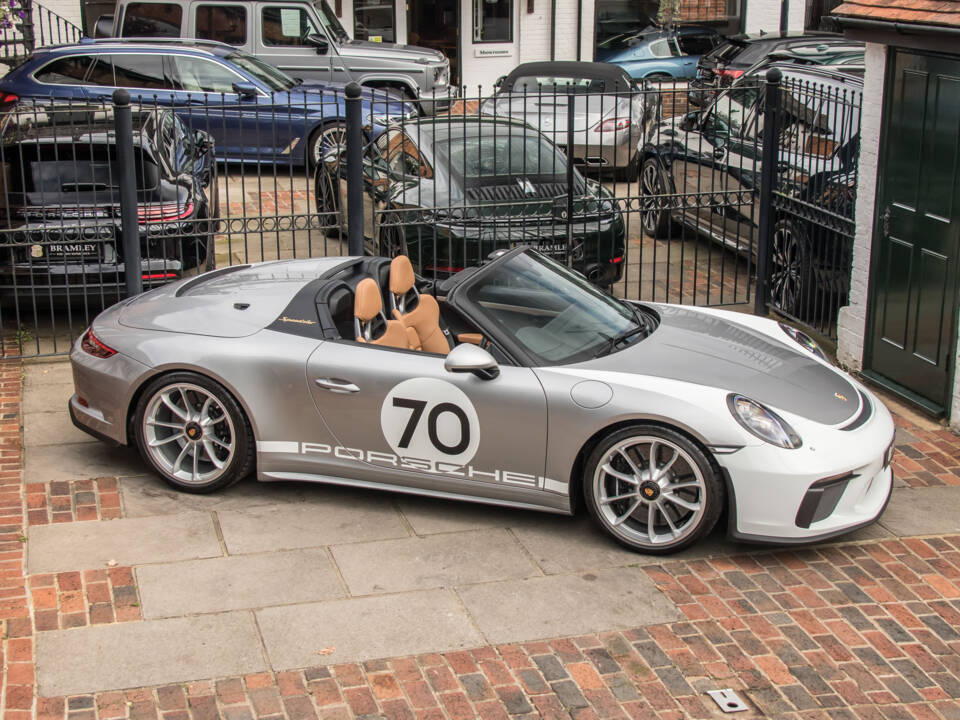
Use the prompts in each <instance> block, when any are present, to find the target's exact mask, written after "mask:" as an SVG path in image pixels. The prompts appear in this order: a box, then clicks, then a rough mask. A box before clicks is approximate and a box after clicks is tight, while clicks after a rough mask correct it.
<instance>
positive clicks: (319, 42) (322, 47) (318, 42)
mask: <svg viewBox="0 0 960 720" xmlns="http://www.w3.org/2000/svg"><path fill="white" fill-rule="evenodd" d="M303 40H304V42H306V43H307V45H313V47H315V48H316V49H317V55H326V54H327V50H329V49H330V43H329V42H328V41H327V39H326V38H325V37H324V36H323V35H321V34H320V33H307V35H306V37H304V39H303Z"/></svg>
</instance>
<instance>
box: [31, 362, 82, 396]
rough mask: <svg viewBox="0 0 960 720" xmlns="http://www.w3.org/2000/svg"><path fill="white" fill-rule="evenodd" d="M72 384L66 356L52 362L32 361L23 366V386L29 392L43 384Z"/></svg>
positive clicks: (71, 375)
mask: <svg viewBox="0 0 960 720" xmlns="http://www.w3.org/2000/svg"><path fill="white" fill-rule="evenodd" d="M67 384H70V385H72V384H73V368H72V366H71V365H70V361H69V360H68V359H67V358H60V359H58V360H55V361H53V362H32V363H26V364H24V366H23V387H24V389H26V390H29V391H30V392H31V393H32V392H33V391H34V390H35V389H36V388H38V387H42V386H45V385H67Z"/></svg>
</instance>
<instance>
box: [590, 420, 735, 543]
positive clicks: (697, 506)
mask: <svg viewBox="0 0 960 720" xmlns="http://www.w3.org/2000/svg"><path fill="white" fill-rule="evenodd" d="M718 475H719V474H718V473H717V471H716V470H715V469H714V468H713V466H712V465H711V464H710V461H709V460H708V459H707V457H706V455H705V454H704V452H703V451H702V450H701V449H700V448H699V447H697V445H696V444H694V443H693V442H692V441H691V440H689V439H688V438H686V437H685V436H683V435H681V434H680V433H678V432H676V431H674V430H670V429H667V428H664V427H660V426H658V425H637V426H634V427H629V428H625V429H623V430H618V431H617V432H614V433H613V434H611V435H610V436H609V437H607V438H606V439H605V440H603V441H602V442H601V443H600V444H599V445H598V446H597V447H596V448H595V449H594V451H593V452H592V453H591V454H590V457H589V458H588V460H587V464H586V472H585V475H584V484H585V487H584V495H585V497H586V499H587V507H588V509H589V510H590V514H591V515H592V516H593V518H594V519H595V520H596V521H597V522H598V523H599V524H600V527H602V528H603V529H604V530H605V531H606V532H607V533H608V534H609V535H610V536H612V537H613V538H614V539H615V540H616V541H617V542H619V543H620V544H622V545H625V546H626V547H628V548H630V549H631V550H638V551H640V552H645V553H652V554H664V553H670V552H675V551H677V550H680V549H681V548H685V547H687V546H688V545H691V544H692V543H694V542H696V541H697V540H699V539H700V538H702V537H704V536H705V535H707V533H709V532H710V531H711V530H712V529H713V527H714V525H716V523H717V519H718V518H719V517H720V512H721V510H722V508H723V499H724V489H723V484H722V482H721V480H720V478H719V476H718Z"/></svg>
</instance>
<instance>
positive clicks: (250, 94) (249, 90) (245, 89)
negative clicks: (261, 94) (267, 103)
mask: <svg viewBox="0 0 960 720" xmlns="http://www.w3.org/2000/svg"><path fill="white" fill-rule="evenodd" d="M233 91H234V92H235V93H236V94H237V95H239V96H240V97H241V98H242V99H244V100H250V99H252V98H255V97H256V96H257V86H256V85H254V84H253V83H252V82H235V83H234V84H233Z"/></svg>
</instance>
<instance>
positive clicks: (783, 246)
mask: <svg viewBox="0 0 960 720" xmlns="http://www.w3.org/2000/svg"><path fill="white" fill-rule="evenodd" d="M771 254H772V263H773V271H772V272H771V273H770V275H771V277H770V279H771V283H770V284H771V295H772V300H773V304H774V306H775V307H777V308H779V309H781V310H783V311H784V312H786V313H789V314H791V315H796V314H798V312H799V310H800V293H801V292H802V291H803V273H804V267H803V266H804V257H803V248H802V247H801V246H800V239H799V238H798V237H797V234H796V232H794V229H793V227H792V226H791V225H789V224H782V225H778V226H777V227H776V229H775V230H774V232H773V252H772V253H771Z"/></svg>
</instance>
